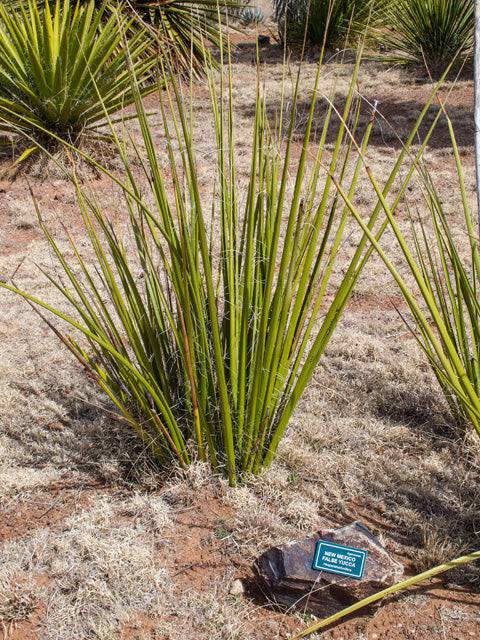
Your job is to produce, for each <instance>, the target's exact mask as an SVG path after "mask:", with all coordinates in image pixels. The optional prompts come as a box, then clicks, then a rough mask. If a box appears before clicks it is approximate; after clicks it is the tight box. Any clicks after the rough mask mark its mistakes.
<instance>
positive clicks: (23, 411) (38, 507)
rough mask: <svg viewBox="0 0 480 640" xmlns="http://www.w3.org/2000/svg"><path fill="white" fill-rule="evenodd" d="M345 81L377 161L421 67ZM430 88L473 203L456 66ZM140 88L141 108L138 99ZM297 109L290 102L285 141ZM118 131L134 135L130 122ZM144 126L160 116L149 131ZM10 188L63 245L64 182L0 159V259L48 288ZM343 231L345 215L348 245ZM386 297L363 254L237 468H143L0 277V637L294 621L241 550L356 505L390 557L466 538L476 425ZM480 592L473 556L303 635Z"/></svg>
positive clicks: (269, 627) (368, 623)
mask: <svg viewBox="0 0 480 640" xmlns="http://www.w3.org/2000/svg"><path fill="white" fill-rule="evenodd" d="M238 41H239V46H238V48H237V50H236V51H235V53H234V61H233V77H234V83H235V95H234V98H235V103H236V117H237V120H236V126H237V131H238V132H239V133H240V134H241V135H239V136H238V138H239V153H238V162H239V167H240V169H241V171H240V173H241V175H243V177H245V175H246V173H247V171H248V161H249V158H248V148H249V146H248V145H249V143H248V140H249V132H250V127H251V121H252V116H253V101H254V82H255V73H256V70H255V66H254V64H253V61H254V57H255V56H254V47H253V45H252V39H251V38H250V39H247V41H245V39H244V38H243V40H242V38H239V39H238ZM261 58H262V63H263V64H262V74H263V77H264V80H265V86H266V94H267V95H268V98H269V101H271V103H272V104H274V103H275V100H278V99H279V80H280V78H281V75H282V71H281V52H280V50H279V48H278V47H277V46H276V45H275V44H272V45H271V46H270V47H265V48H264V49H262V52H261ZM290 64H291V65H292V68H294V67H295V64H296V63H295V61H292V62H291V63H290ZM351 72H352V65H351V63H350V62H345V63H344V64H342V63H341V62H340V61H339V60H338V57H337V58H336V59H335V61H333V62H329V63H327V64H326V65H325V69H324V73H323V80H322V82H321V90H322V92H323V93H325V94H327V93H328V90H329V87H330V86H331V82H332V79H333V78H334V76H335V75H338V77H339V83H340V84H339V92H340V97H339V101H340V103H341V91H342V87H345V86H346V84H347V82H348V78H349V77H350V74H351ZM314 73H315V63H314V61H309V62H307V63H306V64H305V67H304V81H303V84H302V101H303V103H304V104H305V105H307V104H308V96H309V92H308V91H309V87H311V80H312V78H313V76H314ZM359 91H360V93H361V94H362V95H363V96H364V97H365V100H366V103H367V102H373V101H374V100H378V101H379V111H380V114H381V116H382V117H379V118H378V120H377V124H376V125H375V131H374V135H373V140H372V146H371V148H370V151H369V162H370V165H371V167H372V169H373V170H374V172H376V174H377V175H378V176H380V177H382V176H385V175H386V172H387V171H388V170H389V169H390V168H391V166H392V164H393V161H394V158H395V154H396V153H398V149H399V145H400V140H402V139H404V138H405V135H406V133H407V132H408V130H409V128H410V127H411V126H412V124H413V122H414V121H415V118H416V117H417V115H418V113H419V111H420V110H421V108H422V105H423V103H424V102H425V100H426V99H427V97H428V95H429V92H430V91H431V84H430V83H429V82H428V81H426V80H425V79H418V78H416V77H415V76H414V75H412V74H407V73H405V72H403V71H400V70H398V69H389V68H387V67H386V66H382V65H380V64H377V63H374V62H366V63H365V64H364V67H363V70H362V72H361V78H360V82H359ZM447 93H448V109H449V113H450V115H451V117H452V121H453V124H454V126H455V129H456V132H457V135H458V141H459V144H460V150H461V156H462V161H463V162H464V166H465V172H466V187H467V191H468V197H469V198H470V200H471V202H472V203H473V202H474V185H475V178H474V163H473V124H472V90H471V84H470V82H469V81H468V79H459V80H458V81H457V83H456V84H455V85H453V84H449V85H448V86H447V87H446V90H445V92H444V95H445V96H447ZM208 100H209V97H208V91H207V88H206V87H205V85H204V83H203V82H202V81H198V82H197V83H196V86H195V91H194V110H195V114H196V116H197V115H198V118H197V117H196V118H195V120H196V122H197V134H196V135H197V144H196V146H197V152H198V154H199V157H201V158H202V169H201V170H202V171H203V172H204V175H205V184H206V185H208V177H209V162H212V161H213V160H212V159H213V157H214V152H213V141H212V136H211V130H210V129H209V126H208V122H209V121H208V117H206V115H205V114H207V113H208ZM148 106H149V108H150V107H151V108H152V110H154V109H155V98H154V97H150V98H149V99H148ZM153 117H155V116H153ZM432 118H433V115H432V116H429V121H431V119H432ZM303 122H304V120H302V113H301V114H300V116H299V121H298V127H297V132H296V134H297V137H298V141H299V144H300V142H301V139H302V123H303ZM131 132H132V135H133V136H138V128H137V127H136V125H135V124H134V123H132V124H131ZM161 142H162V141H161V134H160V132H159V130H158V144H159V149H161V148H162V147H161ZM327 142H328V141H327ZM426 159H427V161H428V164H429V166H430V167H431V169H432V170H433V172H434V176H435V181H436V185H437V188H438V190H439V192H440V194H441V196H442V198H443V200H444V204H445V207H446V210H447V213H448V215H449V216H450V219H451V224H452V228H454V229H460V221H461V212H460V207H459V199H458V189H457V188H456V183H455V173H454V170H453V169H454V167H453V159H452V157H451V151H450V146H449V138H448V131H447V129H446V127H445V126H440V127H439V130H438V131H437V133H436V134H435V135H434V137H433V138H432V140H431V143H430V145H429V148H428V150H427V152H426ZM107 160H108V161H109V162H111V164H112V167H113V170H117V169H118V166H116V165H115V161H114V160H111V159H109V158H107ZM8 166H9V159H8V158H5V159H4V160H3V161H2V168H3V169H6V168H7V167H8ZM242 172H243V174H242ZM86 175H87V177H86V178H85V179H86V180H88V181H89V183H90V186H91V187H92V188H93V189H94V190H95V191H96V193H97V194H98V195H99V198H100V200H101V202H102V206H104V207H105V208H106V210H108V211H109V212H110V214H111V215H112V216H115V215H118V218H119V220H120V222H121V216H122V213H121V203H120V196H119V193H118V189H115V188H113V187H112V185H111V183H110V182H109V181H108V180H107V179H106V178H103V177H100V176H96V175H92V174H91V173H88V172H87V174H86ZM30 188H31V189H32V191H33V193H34V196H35V198H36V200H37V203H38V206H39V209H40V210H41V212H42V215H43V216H44V217H45V219H46V220H47V221H48V222H49V224H50V226H51V227H52V229H53V230H54V231H55V233H56V234H57V236H58V238H59V241H60V242H62V243H64V242H65V230H64V227H66V228H68V229H69V230H70V231H71V232H72V233H73V234H74V235H75V237H76V238H77V239H78V240H79V241H80V242H82V237H83V236H82V233H83V230H82V224H81V222H80V220H79V215H78V209H77V205H76V202H75V196H74V194H73V192H72V188H71V186H70V184H69V183H68V182H67V181H65V180H64V179H63V178H62V177H61V175H59V174H58V171H56V170H55V169H54V168H52V167H46V168H45V167H43V168H40V169H37V171H36V173H35V172H33V173H31V174H30V176H29V179H28V183H27V180H26V178H25V176H23V175H19V176H17V177H16V178H15V179H14V180H11V179H9V178H6V177H5V178H4V179H3V180H2V181H1V183H0V277H2V278H4V279H9V278H11V277H12V274H14V273H15V277H14V280H15V282H16V283H17V284H18V285H21V286H22V287H23V288H24V289H27V290H28V291H30V292H33V293H35V294H36V295H39V296H43V297H45V298H47V299H49V300H52V301H55V299H56V294H55V293H54V292H53V291H52V288H51V286H50V285H49V284H48V282H47V281H46V279H45V277H43V276H42V274H41V273H40V271H39V270H38V267H37V266H36V265H39V266H42V267H44V268H46V269H47V270H52V269H54V268H55V266H54V260H53V256H52V255H51V252H50V251H49V249H48V246H47V243H46V241H45V240H44V238H43V236H42V234H41V232H40V230H39V228H38V224H37V220H36V216H35V210H34V206H33V204H32V199H31V195H30V191H29V190H30ZM366 192H367V190H366ZM368 198H369V196H368V195H365V202H364V203H363V204H364V207H365V208H366V209H368V206H369V199H368ZM408 209H410V210H416V211H418V212H419V213H420V215H421V214H422V211H423V212H424V204H423V201H422V198H421V196H420V191H419V190H416V189H415V188H413V189H412V191H411V192H409V194H408V196H407V199H406V201H405V202H404V203H403V204H402V206H401V208H400V211H399V218H400V219H401V220H402V221H403V222H402V223H404V224H405V225H407V224H408V220H407V218H408V216H407V211H408ZM458 233H459V235H460V231H458ZM354 238H355V233H354V231H352V236H351V245H352V246H353V243H354ZM387 245H388V238H387ZM392 247H393V243H392ZM350 248H351V247H350ZM392 251H393V249H392ZM394 254H395V252H394ZM395 255H396V254H395ZM396 257H398V256H396ZM398 305H400V306H401V300H400V298H399V297H398V292H397V291H396V289H395V286H394V285H393V283H392V282H391V280H390V278H389V277H388V275H387V274H386V273H385V270H384V268H383V267H382V265H381V264H380V262H379V261H377V260H376V259H373V260H372V262H371V263H370V265H369V266H368V268H367V270H366V271H365V274H364V276H363V278H362V280H361V282H360V283H359V286H358V288H357V291H356V293H355V295H354V297H353V299H352V301H351V304H350V306H349V308H348V310H347V312H346V314H345V316H344V318H343V319H342V322H341V324H340V326H339V329H338V331H337V333H336V334H335V337H334V339H333V340H332V342H331V344H330V346H329V348H328V351H327V353H326V355H325V357H324V359H323V361H322V363H321V365H320V366H319V367H318V370H317V371H316V373H315V376H314V378H313V380H312V383H311V385H310V386H309V388H308V391H307V393H306V394H305V397H304V398H303V400H302V401H301V404H300V406H299V409H298V411H297V412H296V414H295V416H294V418H293V420H292V422H291V425H290V428H289V431H288V433H287V435H286V438H285V440H284V442H283V444H282V446H281V449H280V454H279V457H278V460H277V462H276V463H275V464H274V465H273V467H272V468H271V469H270V470H269V471H268V472H267V473H265V474H264V475H262V476H261V477H259V478H257V479H255V480H252V481H251V482H249V483H247V484H246V486H243V487H240V488H237V489H229V488H228V487H227V486H226V483H225V482H224V480H222V479H221V478H213V479H212V478H211V477H210V475H209V472H208V469H206V468H204V467H203V466H202V465H200V464H196V465H194V466H193V467H192V468H191V469H190V470H189V471H188V472H180V471H179V470H177V469H168V470H165V471H163V472H162V473H159V472H158V470H156V469H154V468H153V467H152V464H151V463H150V462H149V461H148V460H146V459H145V456H143V454H142V451H141V449H140V448H139V446H138V443H136V442H135V440H134V438H133V437H131V435H130V434H129V432H128V431H127V430H126V427H125V426H124V425H122V424H121V423H119V422H117V421H115V420H114V419H113V418H112V417H111V416H110V415H109V414H106V413H105V412H103V411H102V410H101V408H100V405H101V403H102V401H103V399H102V397H101V395H100V394H99V393H98V391H97V390H96V389H95V388H94V387H93V386H92V385H91V383H90V382H89V381H88V380H86V378H85V376H84V374H83V372H82V370H81V369H80V368H79V366H78V365H77V364H76V362H75V361H73V359H72V357H71V356H70V355H69V354H68V353H67V352H66V351H65V349H64V348H63V347H62V346H61V345H60V344H59V343H58V341H57V340H56V338H55V336H53V335H52V334H51V332H50V331H49V329H48V328H47V327H46V326H45V325H44V324H43V323H42V321H41V320H40V319H39V318H38V316H37V315H36V314H35V313H34V312H33V311H32V310H31V309H30V308H29V307H28V306H27V305H26V304H25V303H24V302H22V301H21V300H20V299H19V298H17V297H15V296H13V295H10V294H8V293H6V292H2V293H0V621H1V624H0V637H1V633H2V629H3V636H4V638H9V639H10V640H27V639H28V640H84V639H85V640H86V639H93V638H95V639H101V640H107V639H108V640H110V639H111V640H113V639H118V640H120V639H121V640H133V639H135V640H153V639H156V640H167V639H168V640H180V639H187V638H188V639H191V640H227V639H228V640H234V639H235V640H267V639H268V640H272V639H273V638H286V637H288V636H289V635H290V634H291V633H292V632H294V631H295V630H300V629H301V628H302V627H303V626H304V625H305V624H307V623H309V622H311V618H310V617H309V616H308V615H307V614H305V613H303V612H301V611H300V612H298V611H297V612H294V611H287V612H286V611H281V610H277V609H276V608H275V607H274V606H273V604H272V603H269V602H268V600H267V599H266V598H265V596H264V594H262V593H261V592H260V591H259V590H258V588H257V587H256V585H255V583H254V580H253V576H252V570H251V565H252V561H253V560H254V558H255V557H256V556H257V555H258V554H259V553H261V552H262V551H263V550H265V549H266V548H267V547H268V546H269V545H272V544H278V543H282V542H285V541H287V540H291V539H294V538H296V537H300V536H303V535H305V534H306V533H307V532H309V531H313V530H316V529H317V528H320V527H328V526H339V525H342V524H345V523H348V522H351V521H352V520H354V519H359V520H361V521H362V522H364V523H365V524H367V526H369V528H370V529H371V530H372V531H373V532H374V533H375V534H377V535H378V536H379V538H380V540H381V541H382V543H383V544H384V545H385V547H386V548H387V549H388V550H389V552H390V553H391V554H393V555H394V556H395V557H396V558H397V559H399V560H401V561H402V562H403V563H404V564H405V566H406V571H407V573H409V574H413V572H415V571H420V570H424V569H426V568H427V567H430V566H433V565H435V564H437V563H439V562H441V561H445V560H449V559H451V558H453V557H455V556H457V555H460V554H461V553H462V552H463V551H465V550H467V549H473V548H476V547H478V538H477V533H478V530H479V521H478V504H479V501H478V500H479V495H480V466H479V465H480V454H479V452H478V443H476V442H475V441H474V439H473V438H471V437H470V436H469V435H468V434H467V435H466V436H462V435H460V434H459V433H458V431H455V428H454V426H453V423H452V419H451V417H450V415H449V412H448V409H447V407H446V405H445V402H444V400H443V397H442V395H441V393H440V390H439V388H438V386H437V384H436V381H435V379H434V378H433V376H432V374H431V372H430V370H429V367H428V365H427V363H426V362H425V359H424V357H423V356H422V354H421V352H420V351H419V349H418V347H417V345H416V343H415V340H414V339H413V338H412V336H411V334H410V333H409V331H408V330H407V329H406V328H405V325H404V324H403V322H402V320H401V318H400V317H399V315H398V312H397V310H396V306H398ZM236 578H241V579H242V580H243V581H244V584H245V586H246V593H245V595H244V596H238V595H230V594H229V591H230V587H231V584H232V582H233V580H235V579H236ZM479 605H480V572H479V571H478V569H475V568H474V567H470V568H467V569H464V570H462V571H457V572H455V573H450V574H446V575H445V577H444V579H442V580H439V579H437V580H436V581H435V582H432V583H430V584H425V585H422V586H421V587H419V588H417V589H413V590H411V591H409V592H408V593H407V594H405V595H403V596H401V597H398V598H396V599H390V600H389V601H387V602H385V603H384V604H383V605H382V606H381V607H380V608H377V609H373V610H368V611H365V612H363V613H362V614H360V615H358V616H356V617H355V618H353V619H350V620H348V621H346V622H344V623H343V624H340V625H338V626H337V627H335V628H334V629H330V630H328V631H326V632H325V633H324V634H323V635H322V638H325V639H331V640H333V639H336V640H341V639H343V640H364V639H367V640H387V639H388V640H407V639H412V640H413V639H416V640H427V639H429V640H430V639H432V638H438V639H439V640H467V639H469V638H478V637H480V607H479ZM317 637H318V636H317Z"/></svg>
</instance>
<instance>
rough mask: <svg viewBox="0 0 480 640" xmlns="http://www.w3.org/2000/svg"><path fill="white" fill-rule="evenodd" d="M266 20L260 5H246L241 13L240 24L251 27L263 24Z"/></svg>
mask: <svg viewBox="0 0 480 640" xmlns="http://www.w3.org/2000/svg"><path fill="white" fill-rule="evenodd" d="M264 20H265V16H264V15H263V11H262V10H261V9H259V8H258V7H245V9H243V11H242V12H241V14H240V24H241V25H242V26H243V27H251V26H255V25H258V24H262V22H263V21H264Z"/></svg>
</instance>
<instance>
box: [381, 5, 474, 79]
mask: <svg viewBox="0 0 480 640" xmlns="http://www.w3.org/2000/svg"><path fill="white" fill-rule="evenodd" d="M474 14H475V3H474V2H473V0H398V2H391V3H390V4H389V5H388V8H387V9H386V11H385V15H384V20H385V24H386V25H389V28H388V29H387V30H386V31H384V32H383V33H382V35H381V36H380V38H379V39H380V42H381V43H382V44H383V45H384V46H385V47H386V48H387V49H388V50H389V51H390V52H391V54H390V55H389V56H388V58H387V59H388V60H393V61H395V62H399V63H402V64H417V65H421V66H426V67H427V68H428V70H429V71H430V72H431V73H432V75H434V76H437V75H439V74H441V73H442V72H443V71H444V70H445V69H446V67H447V66H448V65H449V64H450V63H451V62H452V61H453V60H454V58H455V57H456V56H457V58H458V61H459V62H461V61H463V59H464V58H466V57H467V58H468V57H470V56H471V54H472V49H473V32H474V18H475V16H474Z"/></svg>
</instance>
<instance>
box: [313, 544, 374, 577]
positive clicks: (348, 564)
mask: <svg viewBox="0 0 480 640" xmlns="http://www.w3.org/2000/svg"><path fill="white" fill-rule="evenodd" d="M367 555H368V552H367V551H363V549H355V547H344V546H343V545H341V544H335V543H334V542H327V541H326V540H319V541H318V542H317V546H316V548H315V557H314V559H313V565H312V566H313V569H316V570H317V571H327V572H328V573H338V574H340V575H341V576H348V577H349V578H356V579H357V580H359V579H360V578H362V577H363V572H364V570H365V561H366V559H367Z"/></svg>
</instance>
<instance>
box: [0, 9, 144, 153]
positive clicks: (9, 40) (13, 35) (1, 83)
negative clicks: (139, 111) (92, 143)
mask: <svg viewBox="0 0 480 640" xmlns="http://www.w3.org/2000/svg"><path fill="white" fill-rule="evenodd" d="M52 5H53V6H52ZM106 9H107V4H106V3H102V4H101V5H100V6H98V7H97V6H96V5H95V2H94V1H93V0H91V1H90V2H87V3H81V2H74V3H72V2H70V1H69V0H55V2H54V3H50V2H48V0H47V1H45V2H44V3H43V4H41V5H39V3H38V2H36V1H35V0H26V1H25V2H24V1H19V2H15V3H14V5H12V6H9V5H4V4H3V3H2V4H1V5H0V131H4V132H11V133H15V134H20V135H21V134H24V135H25V136H26V137H28V138H29V139H30V140H31V139H41V140H42V143H43V144H46V143H47V140H49V138H48V134H49V133H52V134H55V136H57V137H59V138H62V139H65V140H69V141H71V142H74V143H77V142H78V141H79V137H80V136H81V135H96V134H97V128H98V125H99V123H100V122H101V121H102V120H103V119H104V118H105V114H112V113H115V112H116V111H118V110H119V109H121V108H123V107H125V106H128V105H129V104H131V103H132V102H133V101H134V99H135V92H134V91H133V90H132V84H131V73H132V69H133V70H134V73H135V75H136V77H137V78H138V81H139V83H141V89H140V91H141V92H142V93H143V94H145V93H147V92H148V91H151V90H152V88H153V87H152V85H151V83H150V86H147V85H145V82H146V81H147V80H148V79H149V78H151V76H152V74H153V71H154V67H155V63H156V59H155V57H154V56H153V55H151V54H149V53H148V51H147V50H148V44H149V40H148V39H147V38H146V37H145V33H144V32H143V31H142V30H139V29H137V30H136V31H135V33H134V34H133V35H132V36H131V37H130V38H129V42H128V52H127V48H126V47H125V45H124V34H125V33H126V31H127V30H128V29H129V27H130V25H131V19H130V18H127V17H126V14H125V13H124V12H121V11H120V12H116V13H115V14H114V13H110V15H106ZM50 140H52V139H50Z"/></svg>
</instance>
